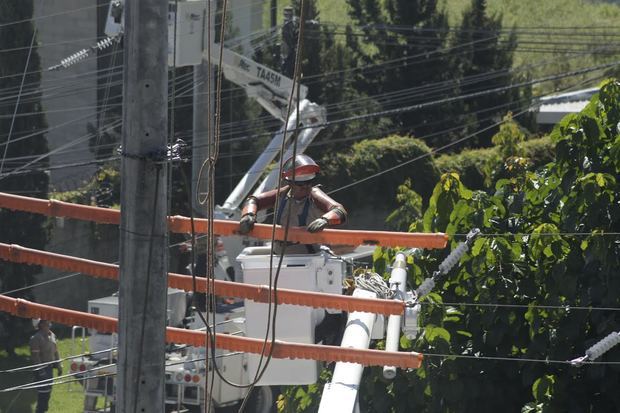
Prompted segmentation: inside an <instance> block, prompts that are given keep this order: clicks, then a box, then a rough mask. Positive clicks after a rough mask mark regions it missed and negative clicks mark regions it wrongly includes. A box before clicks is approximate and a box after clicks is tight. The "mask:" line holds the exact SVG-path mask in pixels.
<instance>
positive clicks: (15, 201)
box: [0, 193, 448, 248]
mask: <svg viewBox="0 0 620 413" xmlns="http://www.w3.org/2000/svg"><path fill="white" fill-rule="evenodd" d="M0 208H7V209H12V210H20V211H27V212H33V213H37V214H43V215H47V216H55V217H69V218H75V219H81V220H86V221H94V222H98V223H104V224H119V223H120V212H119V211H118V210H114V209H109V208H99V207H93V206H88V205H78V204H71V203H68V202H62V201H55V200H46V199H37V198H29V197H25V196H19V195H12V194H6V193H0ZM208 222H209V221H208V220H206V219H195V220H194V223H195V228H196V232H198V233H207V232H208ZM168 226H169V228H170V231H172V232H177V233H191V220H190V218H187V217H182V216H178V215H177V216H173V217H168ZM213 231H214V232H215V233H216V234H220V235H235V234H238V233H239V223H238V222H236V221H224V220H213ZM271 232H272V226H271V225H264V224H256V225H255V226H254V229H253V230H252V231H251V232H250V233H249V234H248V235H250V236H252V237H255V238H262V239H271ZM275 239H277V240H283V239H284V229H283V228H282V227H279V226H278V227H276V231H275ZM287 239H288V241H291V242H300V243H303V244H321V243H323V244H342V245H354V246H357V245H364V244H370V245H382V246H386V247H398V246H400V247H408V248H444V247H445V246H446V244H447V242H448V237H447V235H445V234H443V233H435V234H425V233H409V232H389V231H355V230H340V229H326V230H324V231H321V232H318V233H314V234H312V233H310V232H308V231H306V230H305V229H303V228H296V227H292V228H289V232H288V236H287Z"/></svg>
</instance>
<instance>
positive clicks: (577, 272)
mask: <svg viewBox="0 0 620 413" xmlns="http://www.w3.org/2000/svg"><path fill="white" fill-rule="evenodd" d="M619 122H620V83H619V82H617V81H611V82H609V83H607V84H606V85H605V86H604V87H603V88H602V90H601V92H600V94H599V95H597V96H595V97H594V98H593V99H592V101H591V103H590V104H589V105H588V106H587V107H586V109H585V110H584V111H583V112H582V113H581V114H579V115H574V116H568V117H567V118H565V119H564V120H563V121H562V122H561V123H560V124H559V125H557V126H556V128H555V129H554V131H553V133H552V134H551V139H552V142H553V143H554V144H555V146H556V148H557V155H556V158H555V161H554V162H552V163H550V164H548V165H546V166H544V167H542V168H540V169H538V170H537V171H535V172H532V171H528V170H526V169H524V168H513V169H509V168H504V171H508V172H509V173H505V174H504V176H503V177H502V178H501V179H498V180H497V182H496V183H495V185H494V191H491V192H490V193H486V192H483V191H471V190H469V189H468V188H467V187H466V186H465V185H464V184H463V183H462V181H461V180H460V177H459V175H458V174H456V173H448V174H444V175H443V176H442V178H441V181H440V182H439V184H438V185H437V186H436V188H435V190H434V192H433V195H432V197H431V200H430V202H429V207H428V208H427V210H426V212H425V213H424V216H423V217H422V218H421V219H419V220H417V221H416V222H413V223H412V225H411V227H412V228H414V229H416V230H423V231H427V232H435V231H445V232H446V233H448V234H449V235H450V236H451V238H452V239H453V247H454V245H455V243H456V241H457V240H458V239H459V238H461V237H462V234H464V233H466V232H468V231H469V230H470V229H471V228H473V227H478V228H481V229H482V232H483V234H488V235H486V236H484V235H483V236H481V237H480V238H478V239H477V240H476V241H475V243H474V245H473V247H472V248H471V250H470V251H469V253H468V254H467V255H466V257H465V258H464V259H463V260H462V262H461V264H460V266H459V267H458V268H457V269H456V270H455V271H453V272H452V273H451V274H450V275H449V277H448V279H447V280H446V281H445V282H443V283H440V285H439V286H438V288H437V291H438V292H436V293H432V294H430V295H429V296H428V297H427V298H426V299H425V300H424V304H425V305H424V306H423V311H422V315H421V326H422V327H423V329H422V333H421V334H420V336H419V337H418V338H417V339H416V340H415V341H413V342H409V341H407V340H405V339H402V340H401V347H402V348H403V349H405V350H416V351H420V352H422V353H425V354H427V356H426V358H425V361H424V363H423V366H422V368H420V369H418V370H416V371H413V372H401V373H399V375H398V376H397V378H396V379H395V380H394V381H393V382H391V383H386V382H385V381H384V380H383V378H382V377H381V373H380V370H372V371H371V372H370V374H369V377H368V380H366V381H365V382H364V388H363V389H362V390H361V391H360V395H361V396H362V410H363V411H368V412H386V411H421V412H436V411H442V412H461V411H477V412H496V411H500V410H506V409H508V410H509V411H524V412H530V411H553V412H573V411H574V412H582V411H597V412H599V411H600V412H603V411H605V412H607V411H618V410H619V409H620V394H618V392H617V391H616V385H615V383H617V382H618V381H619V380H620V371H619V369H618V368H617V367H616V366H615V365H586V366H585V367H583V368H581V369H577V368H574V367H571V366H570V365H568V364H566V363H565V362H564V361H565V360H570V359H573V358H575V357H578V356H581V355H583V354H584V352H585V349H587V348H588V347H589V346H591V345H593V344H594V343H595V342H597V341H599V340H600V339H601V338H603V337H605V336H606V335H607V334H609V333H610V332H613V331H619V330H620V320H619V319H618V317H617V316H616V314H615V312H613V311H604V310H601V308H617V307H619V305H620V293H619V292H620V277H619V276H618V271H617V269H618V267H619V266H620V247H619V244H618V241H617V236H615V235H612V234H610V235H609V236H607V235H605V233H618V232H620V203H619V199H620V184H619V182H618V179H617V178H618V176H620V129H619V127H618V125H619ZM498 234H501V235H498ZM445 254H446V252H443V251H442V252H423V253H419V254H417V255H415V256H413V257H412V258H411V263H410V277H411V278H410V282H411V284H412V285H419V284H420V283H421V281H422V280H423V278H424V277H426V276H428V274H430V273H431V272H432V271H433V270H434V269H436V268H437V264H438V262H439V261H440V260H441V259H442V258H443V257H444V256H445ZM393 255H394V251H392V250H390V249H386V250H383V251H381V252H379V253H377V254H376V258H377V259H376V261H375V268H376V270H378V271H383V270H385V266H386V264H388V263H390V262H391V260H392V259H393ZM443 303H446V304H443ZM447 303H451V304H447ZM489 304H491V305H489ZM493 304H496V305H493ZM548 306H552V307H548ZM577 306H579V307H586V308H588V307H592V308H594V309H593V310H590V311H583V310H579V309H576V308H574V307H577ZM571 307H573V308H571ZM433 354H435V355H437V354H444V355H446V354H453V355H458V356H465V357H471V358H470V359H467V358H457V357H450V356H434V355H433ZM496 357H500V358H509V359H515V360H517V359H527V360H540V361H541V362H532V361H527V360H523V361H521V362H519V361H512V362H510V361H504V360H498V359H494V358H496ZM619 357H620V349H618V348H616V349H612V350H611V351H610V352H609V353H608V354H607V355H606V356H604V357H603V361H605V360H618V358H619ZM545 360H551V361H556V362H551V361H550V362H545Z"/></svg>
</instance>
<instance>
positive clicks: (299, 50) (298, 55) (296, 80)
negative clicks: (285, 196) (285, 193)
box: [239, 0, 305, 413]
mask: <svg viewBox="0 0 620 413" xmlns="http://www.w3.org/2000/svg"><path fill="white" fill-rule="evenodd" d="M299 9H300V16H299V19H298V20H299V27H298V33H297V47H296V48H295V65H294V72H293V79H292V81H293V82H292V86H291V93H290V95H289V100H288V105H287V108H288V110H287V115H286V119H285V121H284V125H285V127H284V131H283V136H282V143H281V146H280V154H281V155H280V161H279V165H278V171H279V173H278V184H277V186H276V194H280V191H281V188H282V178H283V177H282V172H283V166H284V156H283V155H284V150H285V143H286V134H287V129H288V128H287V125H288V123H289V118H290V115H291V106H292V102H293V96H294V95H295V93H297V97H298V98H297V107H296V110H297V118H296V122H295V127H296V128H295V136H294V138H293V163H292V168H293V174H292V177H291V179H292V180H293V181H294V180H295V173H296V168H295V156H296V150H297V137H298V136H299V131H298V128H299V91H300V89H299V88H300V82H301V62H302V56H303V41H302V40H303V39H304V28H305V0H300V3H299ZM296 88H297V89H296ZM280 202H281V197H280V196H276V201H275V205H274V211H277V210H278V209H279V205H280ZM291 208H292V202H289V203H288V213H287V219H286V223H285V225H284V239H283V242H282V243H281V251H280V254H279V260H278V266H277V268H276V273H275V277H273V256H274V246H275V229H276V224H277V223H276V219H274V220H273V225H272V227H271V243H270V244H271V245H270V250H269V302H268V306H267V317H268V320H267V327H266V329H265V340H264V341H263V348H262V351H261V355H260V358H259V360H258V363H257V368H256V374H255V376H254V380H253V381H252V383H250V387H249V388H248V392H247V393H246V395H245V397H244V398H243V402H242V403H241V406H240V408H239V413H243V411H244V409H245V406H246V404H247V403H248V401H249V399H250V397H251V394H252V391H253V390H254V387H255V386H256V384H257V383H258V382H259V380H260V379H261V378H262V376H263V375H264V374H265V372H266V371H267V367H268V366H269V363H270V361H271V358H272V356H273V350H274V346H273V345H272V346H270V348H269V353H268V354H267V359H266V360H265V365H264V367H262V362H263V358H264V355H265V346H266V345H267V339H268V337H269V329H270V328H271V342H272V343H275V341H276V319H277V311H278V281H279V278H280V271H281V269H282V262H283V260H284V254H285V253H286V246H287V240H288V230H289V227H290V217H291ZM272 283H273V288H272ZM272 291H273V300H272V297H271V293H272ZM272 306H273V313H272ZM270 316H271V317H270ZM261 368H262V370H261Z"/></svg>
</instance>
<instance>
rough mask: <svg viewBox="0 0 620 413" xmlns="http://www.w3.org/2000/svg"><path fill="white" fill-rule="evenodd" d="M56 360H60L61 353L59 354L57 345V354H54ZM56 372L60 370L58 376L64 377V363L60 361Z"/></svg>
mask: <svg viewBox="0 0 620 413" xmlns="http://www.w3.org/2000/svg"><path fill="white" fill-rule="evenodd" d="M54 359H55V360H60V353H58V345H56V352H55V353H54ZM56 370H58V375H59V376H61V375H62V363H61V362H60V361H58V362H56Z"/></svg>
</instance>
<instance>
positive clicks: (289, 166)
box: [282, 155, 321, 183]
mask: <svg viewBox="0 0 620 413" xmlns="http://www.w3.org/2000/svg"><path fill="white" fill-rule="evenodd" d="M320 170H321V168H320V167H319V165H317V164H316V162H314V160H313V159H312V158H311V157H309V156H308V155H296V156H295V159H293V158H289V159H288V160H287V161H286V162H284V165H283V166H282V177H283V178H284V179H285V180H287V181H289V182H296V183H303V182H309V181H312V180H313V179H315V178H316V175H317V174H318V173H319V172H320ZM293 175H294V178H293Z"/></svg>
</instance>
